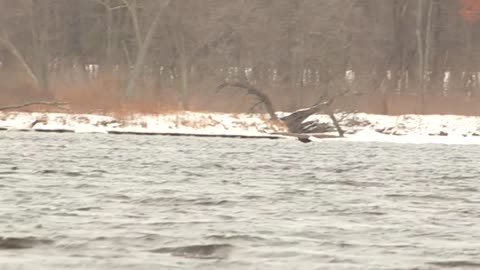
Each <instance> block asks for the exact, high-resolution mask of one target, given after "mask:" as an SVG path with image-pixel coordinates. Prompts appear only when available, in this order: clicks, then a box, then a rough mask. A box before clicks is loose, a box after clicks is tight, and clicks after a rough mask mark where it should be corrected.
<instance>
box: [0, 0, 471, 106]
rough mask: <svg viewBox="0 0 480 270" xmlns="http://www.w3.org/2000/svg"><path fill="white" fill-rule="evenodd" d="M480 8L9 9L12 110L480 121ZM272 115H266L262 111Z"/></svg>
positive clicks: (97, 4)
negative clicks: (312, 113)
mask: <svg viewBox="0 0 480 270" xmlns="http://www.w3.org/2000/svg"><path fill="white" fill-rule="evenodd" d="M478 19H480V0H0V105H11V104H15V103H21V102H28V101H35V100H61V101H66V102H68V103H70V104H71V106H72V108H73V109H76V110H82V111H91V110H104V111H110V110H115V109H118V108H130V109H131V110H134V111H144V112H156V111H168V110H202V111H225V112H247V111H249V110H250V108H251V106H252V100H251V98H250V97H249V96H245V95H244V92H242V91H236V90H235V89H229V90H222V91H220V92H219V91H217V87H218V85H220V84H222V83H223V82H225V81H227V82H234V81H240V82H244V83H248V84H250V85H253V86H255V87H256V88H257V89H260V90H261V91H263V92H264V93H266V94H268V95H269V96H270V97H271V99H272V101H273V102H274V103H275V105H276V107H277V108H279V109H281V110H284V111H288V110H294V109H297V108H300V107H303V106H309V105H311V104H313V103H315V102H316V101H317V100H318V99H319V97H321V96H325V95H336V94H338V93H342V95H341V96H339V97H338V98H337V99H336V101H335V104H336V105H335V106H336V108H338V109H343V110H350V111H353V110H355V111H365V112H373V113H383V114H399V113H456V114H476V115H480V106H479V105H480V21H479V22H477V21H478ZM255 110H256V111H260V110H261V108H258V107H257V108H256V109H255Z"/></svg>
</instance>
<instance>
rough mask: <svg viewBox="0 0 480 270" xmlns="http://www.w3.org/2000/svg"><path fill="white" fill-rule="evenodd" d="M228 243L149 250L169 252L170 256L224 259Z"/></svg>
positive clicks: (228, 249)
mask: <svg viewBox="0 0 480 270" xmlns="http://www.w3.org/2000/svg"><path fill="white" fill-rule="evenodd" d="M232 248H233V246H232V245H230V244H207V245H191V246H181V247H164V248H158V249H154V250H151V251H150V252H153V253H169V254H171V255H172V256H179V257H185V258H196V259H225V258H227V257H228V255H229V253H230V251H231V249H232Z"/></svg>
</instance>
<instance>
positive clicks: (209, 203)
mask: <svg viewBox="0 0 480 270" xmlns="http://www.w3.org/2000/svg"><path fill="white" fill-rule="evenodd" d="M229 202H230V201H227V200H219V201H214V200H200V201H196V202H195V203H194V204H197V205H205V206H209V205H224V204H227V203H229Z"/></svg>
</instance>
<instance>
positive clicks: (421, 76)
mask: <svg viewBox="0 0 480 270" xmlns="http://www.w3.org/2000/svg"><path fill="white" fill-rule="evenodd" d="M422 26H423V0H418V8H417V28H416V31H415V33H416V36H417V52H418V86H419V87H418V91H419V92H420V100H421V101H420V102H421V103H420V111H421V112H423V110H424V105H425V96H424V95H425V93H424V85H425V63H424V60H425V56H424V40H423V34H422Z"/></svg>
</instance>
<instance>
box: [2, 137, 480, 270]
mask: <svg viewBox="0 0 480 270" xmlns="http://www.w3.org/2000/svg"><path fill="white" fill-rule="evenodd" d="M0 148H1V151H0V269H477V268H480V225H479V224H480V163H479V161H480V146H468V145H463V146H462V145H457V146H452V145H436V144H429V145H408V144H385V143H355V142H342V141H325V142H315V143H311V144H302V143H300V142H298V141H294V140H241V139H220V138H188V137H185V138H182V137H144V136H115V135H92V134H42V133H31V132H27V133H21V132H0Z"/></svg>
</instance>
